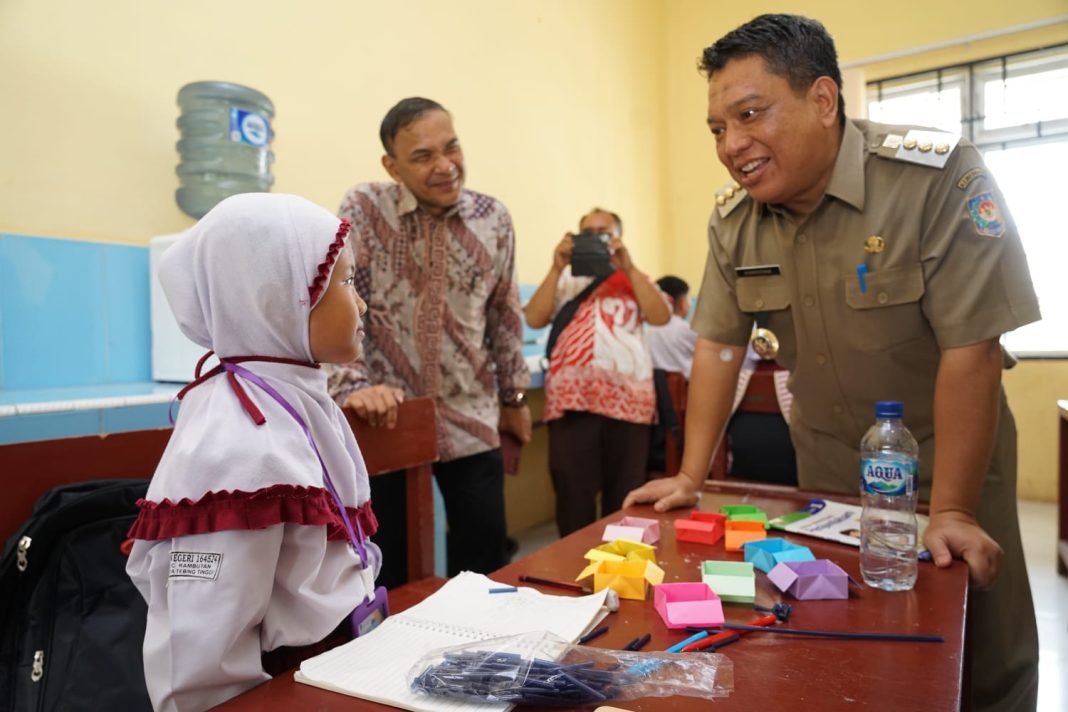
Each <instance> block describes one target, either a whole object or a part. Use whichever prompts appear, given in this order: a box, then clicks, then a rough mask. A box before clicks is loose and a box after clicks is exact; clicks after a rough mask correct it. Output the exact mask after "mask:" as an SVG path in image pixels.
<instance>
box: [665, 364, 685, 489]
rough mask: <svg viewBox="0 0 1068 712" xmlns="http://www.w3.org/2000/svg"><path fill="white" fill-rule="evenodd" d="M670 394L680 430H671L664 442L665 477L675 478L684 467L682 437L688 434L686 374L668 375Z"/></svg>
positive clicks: (672, 373) (670, 372)
mask: <svg viewBox="0 0 1068 712" xmlns="http://www.w3.org/2000/svg"><path fill="white" fill-rule="evenodd" d="M667 386H668V393H669V394H670V395H671V405H672V408H674V410H675V417H677V418H678V419H679V428H678V430H669V431H668V432H667V434H666V435H665V440H664V476H665V477H674V476H675V475H677V474H679V469H680V468H681V467H682V436H683V434H684V433H685V432H686V398H687V393H688V391H689V383H688V382H687V381H686V374H684V373H679V372H677V371H668V373H667Z"/></svg>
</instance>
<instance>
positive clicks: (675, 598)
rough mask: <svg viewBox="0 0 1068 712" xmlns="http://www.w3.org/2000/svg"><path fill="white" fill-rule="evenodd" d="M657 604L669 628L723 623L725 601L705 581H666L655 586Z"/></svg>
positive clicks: (654, 597)
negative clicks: (723, 602) (721, 600)
mask: <svg viewBox="0 0 1068 712" xmlns="http://www.w3.org/2000/svg"><path fill="white" fill-rule="evenodd" d="M653 607H654V608H655V609H656V612H657V613H659V614H660V617H661V618H662V619H663V620H664V625H666V626H667V627H668V628H673V629H674V628H685V627H686V626H700V627H702V628H711V627H713V626H720V625H723V604H722V603H721V602H720V600H719V596H717V595H716V594H715V592H714V591H712V589H710V588H709V587H708V586H707V585H705V584H703V583H699V582H687V583H662V584H660V585H659V586H657V587H656V588H654V589H653Z"/></svg>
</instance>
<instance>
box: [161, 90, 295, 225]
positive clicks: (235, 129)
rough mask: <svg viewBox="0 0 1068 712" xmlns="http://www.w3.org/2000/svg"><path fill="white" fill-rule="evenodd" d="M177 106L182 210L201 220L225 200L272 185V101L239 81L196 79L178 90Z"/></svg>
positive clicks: (176, 192)
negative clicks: (178, 111)
mask: <svg viewBox="0 0 1068 712" xmlns="http://www.w3.org/2000/svg"><path fill="white" fill-rule="evenodd" d="M178 106H179V107H180V108H181V115H180V116H179V117H178V130H179V132H180V133H181V138H180V139H179V141H178V144H177V148H178V155H179V157H180V160H179V163H178V168H177V170H176V172H177V173H178V179H179V181H180V186H179V188H178V190H177V191H175V194H174V197H175V199H176V200H177V201H178V207H179V208H181V209H182V212H184V213H185V214H186V215H191V216H192V217H194V218H200V217H203V215H204V213H206V212H208V211H209V210H211V209H212V208H213V207H214V206H215V205H216V203H218V202H219V201H220V200H222V199H223V198H226V197H229V196H231V195H235V194H237V193H253V192H266V191H269V190H270V189H271V185H273V184H274V176H272V175H271V163H273V162H274V154H273V153H272V152H271V140H272V139H273V138H274V132H273V131H272V130H271V119H273V118H274V104H273V103H271V100H270V99H268V98H267V97H266V96H265V95H264V94H261V93H260V92H258V91H256V90H255V89H251V88H249V87H245V86H241V85H240V84H231V83H230V82H193V83H192V84H186V85H185V86H184V87H182V88H181V89H180V90H179V91H178Z"/></svg>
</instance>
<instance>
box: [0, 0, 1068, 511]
mask: <svg viewBox="0 0 1068 712" xmlns="http://www.w3.org/2000/svg"><path fill="white" fill-rule="evenodd" d="M766 11H772V12H803V13H806V14H809V15H811V16H813V17H817V18H819V19H821V20H822V21H823V22H824V23H825V24H826V25H827V27H828V29H829V30H830V31H831V33H832V34H833V35H834V36H835V39H836V41H837V44H838V49H839V54H840V58H841V61H842V62H843V63H846V64H851V65H852V64H858V63H859V64H863V60H865V59H866V58H872V57H878V56H881V55H886V54H888V53H894V52H899V51H901V50H907V49H909V48H912V47H922V46H927V45H932V44H937V43H943V42H946V41H949V40H952V39H954V38H959V37H966V36H971V35H976V34H981V33H986V32H990V31H993V30H997V29H998V28H1004V27H1009V26H1018V25H1023V24H1027V23H1032V22H1036V21H1041V20H1044V19H1048V18H1054V17H1063V16H1064V14H1065V13H1066V12H1068V7H1066V5H1065V2H1064V0H1017V2H1013V3H1000V2H993V1H992V0H983V1H982V2H972V3H968V4H966V5H962V4H961V3H959V2H953V1H952V0H923V1H921V0H903V2H899V3H897V4H896V5H895V6H894V7H893V8H892V9H890V8H883V9H881V10H880V11H878V12H876V11H874V10H873V9H872V8H871V7H870V6H868V5H866V4H864V3H843V2H835V1H832V0H807V1H805V2H801V3H796V2H795V3H785V2H757V3H748V4H746V3H735V4H730V3H713V2H708V0H664V1H663V2H656V1H653V0H508V1H506V2H501V1H499V0H453V1H452V2H448V3H442V2H436V1H434V0H409V1H408V2H395V3H385V2H375V1H372V0H315V1H314V2H308V3H300V4H298V3H292V2H282V1H281V0H276V1H273V2H272V1H270V0H268V1H266V2H265V1H263V0H261V1H259V2H252V1H251V0H231V1H229V2H217V1H213V0H188V1H186V2H182V3H160V2H144V1H143V0H109V2H106V3H86V2H80V1H79V0H6V2H2V3H0V102H2V110H0V231H3V232H15V233H23V234H31V235H53V236H61V237H69V238H79V239H95V240H109V241H119V242H129V243H137V244H141V243H144V242H146V241H147V240H148V238H150V237H151V236H153V235H156V234H162V233H170V232H174V231H176V230H179V229H181V228H184V227H186V226H188V225H189V224H191V222H192V221H191V220H190V219H189V218H187V217H186V216H184V215H183V214H182V213H181V212H179V210H178V208H177V207H176V206H175V203H174V198H173V195H174V189H175V188H176V187H177V178H176V176H175V174H174V167H175V165H176V163H177V155H176V152H175V149H174V143H175V141H176V140H177V138H178V136H177V129H176V128H175V125H174V122H175V119H176V118H177V115H178V109H177V106H176V104H175V96H176V94H177V91H178V89H179V87H181V86H182V85H183V84H185V83H187V82H190V81H197V80H203V79H221V80H227V81H234V82H238V83H243V84H247V85H249V86H252V87H255V88H257V89H259V90H261V91H263V92H264V93H266V94H267V95H268V96H269V97H270V98H271V99H272V100H273V101H274V102H275V105H276V107H277V116H276V119H275V122H274V129H275V131H276V133H277V139H276V142H275V144H274V150H275V153H276V156H277V160H276V164H275V167H274V174H275V177H276V184H275V190H276V191H280V192H294V193H300V194H303V195H306V196H307V197H309V198H311V199H313V200H315V201H317V202H319V203H321V204H322V205H324V206H327V207H329V208H332V207H334V206H336V204H337V203H338V201H339V199H340V197H341V195H342V193H343V192H344V191H345V189H346V188H347V187H348V186H349V185H351V184H352V183H354V182H356V181H361V180H374V179H382V180H385V179H386V176H385V174H384V172H383V171H382V169H381V167H380V165H379V157H380V154H381V150H380V147H379V146H378V143H377V127H378V123H379V121H380V119H381V117H382V114H383V113H384V112H385V110H386V109H387V108H388V107H389V106H390V105H391V104H392V103H393V102H394V101H396V100H397V99H399V98H401V97H403V96H408V95H415V94H422V95H427V96H430V97H432V98H435V99H437V100H439V101H441V102H442V103H444V104H445V105H446V106H447V107H449V108H450V109H451V110H452V111H453V113H454V116H455V119H456V126H457V129H458V131H459V134H460V137H461V139H462V141H463V143H464V148H465V152H466V154H467V164H468V177H469V180H468V185H469V186H470V187H471V188H473V189H476V190H482V191H485V192H488V193H490V194H492V195H496V196H497V197H499V198H501V199H502V200H503V201H504V202H505V203H506V204H507V205H508V206H509V208H510V209H511V211H512V213H513V216H514V217H515V222H516V227H517V233H518V264H519V273H520V278H521V279H522V280H524V281H528V282H531V281H538V280H540V278H541V277H542V275H543V273H544V270H545V269H546V267H547V265H548V262H549V254H550V251H551V249H552V246H553V245H554V244H555V242H556V240H557V239H558V237H559V236H560V235H561V234H562V233H563V232H564V231H565V230H567V229H569V228H571V227H572V226H573V225H574V223H575V220H576V218H577V217H578V215H579V214H581V213H582V212H584V211H585V210H586V209H587V208H588V207H590V206H591V205H593V204H600V205H604V206H605V207H609V208H613V209H616V210H618V211H619V212H620V213H621V214H622V215H623V218H624V220H625V222H626V225H627V233H626V234H627V238H628V241H629V242H630V244H631V246H632V250H633V252H634V253H635V257H636V259H637V261H638V263H639V264H640V265H641V266H643V267H644V268H645V269H646V270H647V271H649V272H650V273H653V274H659V273H662V272H669V271H670V272H675V273H677V274H679V275H681V276H683V277H684V278H686V279H687V280H689V281H690V282H691V283H692V284H693V285H695V286H696V285H697V284H698V283H699V282H700V275H701V270H702V265H703V263H704V259H705V223H706V221H707V216H708V212H709V208H710V206H711V204H712V200H711V196H712V194H713V192H714V191H715V190H716V188H718V186H719V185H721V184H722V183H723V182H724V181H725V180H726V178H727V176H726V172H725V171H724V170H723V169H722V167H720V166H719V164H718V162H717V161H716V158H715V154H714V150H713V144H712V140H711V138H710V137H709V136H708V134H707V130H706V128H705V125H704V115H705V82H704V79H703V78H702V77H701V76H700V75H699V74H698V73H697V71H696V68H695V67H696V60H697V57H698V55H699V54H700V51H701V49H702V48H703V47H705V46H706V45H708V44H710V43H711V42H712V41H714V40H715V39H716V38H718V37H719V36H720V35H722V34H723V33H725V32H727V31H729V30H730V29H732V28H733V27H735V26H736V25H738V24H740V23H741V22H744V21H746V20H747V19H749V18H750V17H752V16H753V15H756V14H759V13H760V12H766ZM1066 38H1068V23H1062V24H1061V25H1058V26H1056V27H1053V28H1047V29H1045V30H1039V31H1036V32H1035V33H1032V34H1022V35H1020V36H1018V37H1015V38H1013V37H1008V38H998V39H995V40H990V41H986V42H982V43H971V44H970V45H966V46H964V47H958V48H954V49H950V50H942V51H940V52H936V53H931V54H929V55H925V56H923V57H915V58H907V59H903V60H895V61H893V62H882V63H880V64H878V65H873V66H872V67H859V68H856V69H853V70H851V72H850V76H851V86H852V87H853V88H854V93H852V94H850V97H851V101H850V103H851V105H853V108H851V112H853V113H855V111H854V109H855V108H856V107H855V104H856V101H854V100H853V98H852V97H854V96H856V95H857V91H856V90H857V89H858V88H859V87H862V86H863V78H864V76H869V77H872V78H878V77H883V76H889V75H892V74H895V73H900V72H903V71H913V70H914V69H919V68H923V67H929V66H938V65H941V64H946V63H950V62H954V61H965V60H968V59H974V58H976V57H979V56H985V55H987V54H996V53H998V52H1005V51H1015V50H1018V49H1024V48H1027V47H1030V46H1033V45H1032V44H1031V43H1036V44H1041V43H1043V42H1047V41H1048V42H1053V41H1064V40H1065V39H1066ZM1065 368H1066V367H1065V364H1064V362H1048V363H1047V362H1038V363H1035V362H1030V363H1025V364H1023V365H1022V366H1021V367H1020V368H1019V369H1017V370H1016V371H1013V372H1010V373H1008V374H1006V384H1007V386H1008V388H1009V391H1010V397H1011V399H1012V403H1013V406H1014V408H1015V409H1016V411H1017V414H1018V418H1019V421H1020V431H1021V440H1020V442H1021V458H1022V467H1021V493H1022V494H1023V495H1024V496H1030V497H1036V498H1043V499H1050V498H1052V496H1053V492H1054V484H1053V482H1054V480H1053V467H1054V464H1055V463H1054V447H1055V443H1054V440H1053V435H1052V430H1051V429H1052V427H1053V425H1052V423H1053V417H1054V416H1053V415H1050V414H1049V413H1046V410H1047V409H1048V410H1049V411H1050V412H1053V410H1052V409H1053V407H1054V406H1053V404H1052V402H1053V397H1054V396H1055V395H1060V396H1064V395H1066V394H1068V388H1066V387H1065V383H1064V381H1065ZM1051 383H1052V384H1054V385H1053V386H1051ZM1047 400H1049V403H1048V404H1047V403H1046V401H1047ZM1032 404H1033V405H1034V408H1035V411H1034V413H1032V412H1031V408H1032ZM1047 421H1049V422H1048V423H1047ZM524 458H525V459H524V469H525V470H528V471H532V470H535V469H536V470H537V473H538V474H537V478H538V479H535V480H534V481H533V483H532V484H531V485H529V486H528V485H526V484H524V485H520V484H519V483H518V482H516V483H515V484H512V485H510V490H511V491H512V494H511V495H510V502H511V501H512V499H511V498H512V497H514V498H515V501H516V503H517V506H518V504H520V503H522V502H527V501H533V500H532V497H533V496H534V495H535V494H536V491H542V490H544V489H545V488H546V487H547V485H548V483H547V480H546V479H544V478H543V477H542V473H543V472H544V460H545V458H544V444H543V443H542V442H540V441H539V442H536V443H535V444H534V446H532V447H531V448H528V453H527V454H526V455H525V456H524ZM1032 458H1033V459H1032ZM546 497H548V495H546ZM548 501H551V499H549V500H548ZM532 511H534V512H536V513H537V516H544V515H545V512H546V505H545V502H544V501H542V502H540V503H539V504H537V505H536V506H535V507H534V509H533V510H532Z"/></svg>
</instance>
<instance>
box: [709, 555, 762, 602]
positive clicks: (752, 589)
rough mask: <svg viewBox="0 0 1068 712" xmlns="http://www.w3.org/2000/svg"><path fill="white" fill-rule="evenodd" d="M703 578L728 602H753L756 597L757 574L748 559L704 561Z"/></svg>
mask: <svg viewBox="0 0 1068 712" xmlns="http://www.w3.org/2000/svg"><path fill="white" fill-rule="evenodd" d="M701 580H702V581H704V582H705V584H707V585H708V587H709V588H710V589H712V590H713V591H714V592H715V593H716V595H717V596H719V597H720V598H721V599H722V600H724V601H727V602H731V603H752V602H753V600H754V599H755V598H756V574H754V573H753V564H751V563H750V562H748V561H702V562H701Z"/></svg>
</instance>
